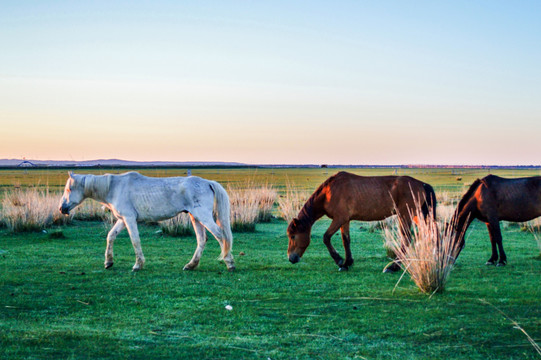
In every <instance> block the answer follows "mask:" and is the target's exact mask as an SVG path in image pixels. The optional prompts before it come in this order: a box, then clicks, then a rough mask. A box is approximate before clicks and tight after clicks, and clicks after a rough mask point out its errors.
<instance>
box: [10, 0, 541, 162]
mask: <svg viewBox="0 0 541 360" xmlns="http://www.w3.org/2000/svg"><path fill="white" fill-rule="evenodd" d="M0 9H1V11H0V129H1V130H0V158H23V157H25V158H27V159H36V160H93V159H110V158H117V159H124V160H140V161H228V162H243V163H248V164H353V165H363V164H368V165H371V164H381V165H386V164H442V165H449V164H456V165H541V145H540V144H541V66H540V64H541V21H539V15H540V14H541V2H539V1H537V0H536V1H527V0H524V1H519V2H513V1H497V0H486V1H481V0H479V1H80V2H79V1H78V2H75V1H66V2H63V1H13V2H8V3H6V2H3V3H2V4H1V5H0Z"/></svg>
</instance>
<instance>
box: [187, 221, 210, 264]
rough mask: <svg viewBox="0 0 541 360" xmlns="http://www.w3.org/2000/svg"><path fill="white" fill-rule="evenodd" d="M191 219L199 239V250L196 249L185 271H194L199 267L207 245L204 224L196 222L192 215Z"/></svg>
mask: <svg viewBox="0 0 541 360" xmlns="http://www.w3.org/2000/svg"><path fill="white" fill-rule="evenodd" d="M190 219H191V220H192V225H193V229H194V231H195V237H196V238H197V248H196V249H195V253H194V254H193V257H192V260H190V262H189V263H187V264H186V265H184V270H193V269H195V268H196V267H197V265H199V259H200V258H201V254H203V250H205V244H206V243H207V232H206V230H205V227H204V226H203V224H201V223H200V222H199V221H198V220H196V219H195V218H194V217H193V215H192V214H190Z"/></svg>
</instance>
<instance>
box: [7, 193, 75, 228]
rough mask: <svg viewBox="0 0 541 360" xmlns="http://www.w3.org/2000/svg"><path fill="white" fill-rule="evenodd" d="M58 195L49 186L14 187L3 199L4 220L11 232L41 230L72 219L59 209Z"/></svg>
mask: <svg viewBox="0 0 541 360" xmlns="http://www.w3.org/2000/svg"><path fill="white" fill-rule="evenodd" d="M58 200H59V198H58V195H57V194H52V193H50V192H49V189H48V188H45V189H38V188H37V187H31V188H27V189H24V190H23V189H14V190H12V191H8V192H7V193H6V194H5V196H4V198H3V200H2V217H1V218H2V222H3V223H4V225H5V226H6V227H7V228H8V229H9V230H10V231H11V232H24V231H40V230H43V229H46V228H48V227H50V226H51V225H53V224H63V223H67V222H69V221H70V220H71V218H70V217H65V216H63V215H62V214H61V213H60V212H59V211H58Z"/></svg>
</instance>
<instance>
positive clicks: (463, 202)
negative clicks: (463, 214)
mask: <svg viewBox="0 0 541 360" xmlns="http://www.w3.org/2000/svg"><path fill="white" fill-rule="evenodd" d="M482 183H483V180H481V179H477V180H475V181H474V182H473V184H471V186H470V188H469V189H468V191H466V193H465V194H464V196H463V197H462V199H460V202H459V203H458V205H457V207H456V213H457V214H458V213H460V211H462V209H463V208H464V206H466V203H467V202H468V201H469V200H470V198H471V197H472V195H473V193H474V192H475V190H477V188H478V187H479V185H481V184H482Z"/></svg>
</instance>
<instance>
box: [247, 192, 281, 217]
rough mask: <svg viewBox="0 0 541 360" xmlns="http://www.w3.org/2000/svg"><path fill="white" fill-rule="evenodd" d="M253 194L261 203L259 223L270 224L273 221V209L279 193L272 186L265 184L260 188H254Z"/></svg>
mask: <svg viewBox="0 0 541 360" xmlns="http://www.w3.org/2000/svg"><path fill="white" fill-rule="evenodd" d="M250 191H251V192H253V193H254V196H255V197H256V198H257V201H258V203H259V215H258V219H257V221H258V222H270V221H271V219H272V208H273V207H274V203H275V202H276V198H277V196H278V193H277V192H276V190H275V189H274V188H273V186H272V185H269V184H265V185H261V186H259V187H253V188H252V189H251V190H250Z"/></svg>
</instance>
